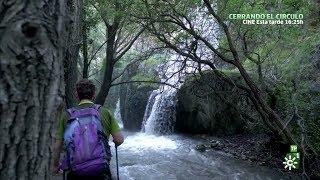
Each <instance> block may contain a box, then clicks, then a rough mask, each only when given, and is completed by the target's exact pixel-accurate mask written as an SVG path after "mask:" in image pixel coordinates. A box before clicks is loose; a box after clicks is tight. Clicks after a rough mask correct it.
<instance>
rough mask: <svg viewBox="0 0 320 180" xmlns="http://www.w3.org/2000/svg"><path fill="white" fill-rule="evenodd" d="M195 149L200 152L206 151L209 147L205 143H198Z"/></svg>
mask: <svg viewBox="0 0 320 180" xmlns="http://www.w3.org/2000/svg"><path fill="white" fill-rule="evenodd" d="M195 149H196V150H197V151H199V152H205V151H206V149H207V148H206V146H205V145H204V144H198V145H197V146H196V148H195Z"/></svg>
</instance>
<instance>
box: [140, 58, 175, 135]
mask: <svg viewBox="0 0 320 180" xmlns="http://www.w3.org/2000/svg"><path fill="white" fill-rule="evenodd" d="M159 69H160V70H162V71H160V70H159V72H163V73H162V74H160V79H161V82H163V83H168V84H172V85H176V86H179V80H180V76H181V74H180V73H177V72H179V69H181V64H180V63H177V62H174V61H169V62H168V63H166V64H163V65H161V66H160V67H159ZM176 93H177V89H176V88H174V87H171V86H170V85H167V84H163V85H160V87H159V89H157V90H154V91H153V92H152V93H151V95H150V97H149V100H148V104H147V107H146V111H145V114H144V119H143V124H142V131H144V132H146V133H148V134H170V133H172V132H173V128H174V122H175V120H176V115H175V105H176V101H177V99H176Z"/></svg>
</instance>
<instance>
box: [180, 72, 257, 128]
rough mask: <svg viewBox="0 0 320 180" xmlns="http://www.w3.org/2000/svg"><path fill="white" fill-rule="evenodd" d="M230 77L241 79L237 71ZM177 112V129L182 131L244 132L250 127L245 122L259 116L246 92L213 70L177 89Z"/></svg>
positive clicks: (193, 78)
mask: <svg viewBox="0 0 320 180" xmlns="http://www.w3.org/2000/svg"><path fill="white" fill-rule="evenodd" d="M229 76H230V77H231V78H232V79H233V80H234V81H238V82H239V81H240V75H239V74H238V73H229ZM176 113H177V120H176V125H175V130H176V131H177V132H183V133H197V134H198V133H199V134H203V133H205V134H235V133H241V132H244V131H245V130H247V129H248V128H249V125H248V124H247V123H246V122H248V121H253V120H255V119H259V116H258V114H257V113H256V111H255V109H254V107H253V106H252V105H251V102H250V101H249V99H248V98H247V97H246V96H245V93H244V92H242V91H240V90H239V89H237V88H235V87H233V86H231V85H229V84H227V83H226V82H224V81H223V80H221V79H219V77H217V76H216V75H214V74H213V72H210V71H208V72H205V73H204V75H203V76H200V75H198V76H197V77H195V76H192V77H189V78H187V80H186V82H185V83H184V84H183V85H182V87H181V89H180V90H179V91H178V103H177V111H176ZM253 123H255V122H253Z"/></svg>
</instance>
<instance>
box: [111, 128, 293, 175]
mask: <svg viewBox="0 0 320 180" xmlns="http://www.w3.org/2000/svg"><path fill="white" fill-rule="evenodd" d="M125 136H126V139H125V142H124V144H123V145H121V146H120V147H119V148H118V155H119V173H120V179H121V180H127V179H130V180H133V179H137V180H138V179H141V180H144V179H146V180H150V179H165V180H167V179H168V180H169V179H172V180H174V179H177V180H178V179H179V180H180V179H181V180H184V179H192V180H194V179H201V180H202V179H203V180H206V179H277V180H278V179H294V178H292V177H290V176H288V175H285V174H283V173H281V172H279V171H277V170H275V169H270V168H267V167H260V166H253V165H250V164H248V163H246V162H243V161H241V160H237V159H235V158H233V157H232V156H230V155H228V154H225V153H223V152H220V151H214V150H212V151H207V152H204V153H200V152H198V151H196V150H194V146H195V145H196V144H199V143H202V142H203V140H200V139H199V140H197V139H191V138H187V137H184V136H182V135H168V136H156V135H149V134H145V133H128V132H125ZM111 148H112V151H113V154H115V152H114V146H112V147H111ZM115 167H116V166H115V156H114V157H113V158H112V162H111V169H112V172H113V175H114V177H115V174H116V172H115V170H116V168H115ZM296 179H298V178H296Z"/></svg>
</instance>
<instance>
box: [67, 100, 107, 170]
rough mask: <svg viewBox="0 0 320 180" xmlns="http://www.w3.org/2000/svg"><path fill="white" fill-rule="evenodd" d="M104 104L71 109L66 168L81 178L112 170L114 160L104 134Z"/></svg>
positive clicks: (68, 124)
mask: <svg viewBox="0 0 320 180" xmlns="http://www.w3.org/2000/svg"><path fill="white" fill-rule="evenodd" d="M99 108H100V105H96V104H95V105H93V106H92V107H89V108H84V109H77V108H70V109H68V110H67V111H68V113H69V115H70V119H69V120H68V123H67V127H66V130H65V133H64V144H65V147H66V151H67V152H66V158H65V161H64V162H63V163H62V168H63V169H68V170H71V171H72V172H73V173H75V174H77V175H87V176H90V175H99V174H101V173H104V172H106V171H107V170H108V168H109V162H110V159H111V153H110V146H109V144H108V138H107V137H106V135H105V134H104V133H103V128H102V123H101V118H100V114H99V111H98V110H99Z"/></svg>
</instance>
